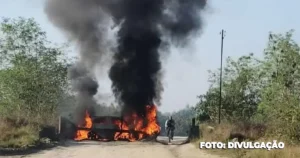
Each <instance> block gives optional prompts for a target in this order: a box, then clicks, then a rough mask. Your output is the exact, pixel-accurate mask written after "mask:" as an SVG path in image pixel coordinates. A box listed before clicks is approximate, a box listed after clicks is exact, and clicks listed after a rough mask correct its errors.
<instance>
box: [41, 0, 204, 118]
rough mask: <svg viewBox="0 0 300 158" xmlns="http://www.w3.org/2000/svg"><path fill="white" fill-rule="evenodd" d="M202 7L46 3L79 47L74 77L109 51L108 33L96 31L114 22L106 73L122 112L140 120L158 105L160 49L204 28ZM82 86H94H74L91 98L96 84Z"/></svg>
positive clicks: (99, 0)
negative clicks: (110, 59)
mask: <svg viewBox="0 0 300 158" xmlns="http://www.w3.org/2000/svg"><path fill="white" fill-rule="evenodd" d="M205 6H206V0H47V3H46V8H45V11H46V13H47V15H48V17H49V19H50V20H51V21H52V22H53V23H54V24H55V25H56V26H58V27H59V28H61V29H62V30H64V31H65V32H66V33H67V34H68V35H69V37H70V38H71V39H73V40H76V41H77V42H78V45H79V46H80V52H81V58H80V63H81V64H83V65H84V68H83V71H79V70H78V68H75V69H74V70H76V71H73V73H71V74H77V75H71V76H72V77H73V78H74V76H81V77H82V76H87V74H88V72H89V71H91V69H92V67H94V66H95V63H97V62H101V57H102V56H103V54H104V53H106V50H107V49H106V48H105V44H104V41H105V32H106V31H103V30H101V29H100V28H101V27H100V26H107V25H109V23H108V22H107V19H108V17H110V18H112V19H113V20H114V22H115V25H118V26H119V28H120V29H119V31H118V33H117V42H118V45H117V46H116V51H115V54H114V63H113V65H112V67H111V69H110V71H109V77H110V79H111V81H112V90H113V92H114V94H115V97H116V99H117V100H118V101H119V103H120V105H123V110H124V112H128V111H132V110H133V111H135V112H137V113H138V114H139V115H142V116H144V115H145V106H146V105H149V104H151V105H152V104H154V103H158V104H159V101H160V96H161V92H162V90H163V88H162V86H161V78H162V74H161V61H160V53H159V51H158V50H159V48H161V47H162V46H165V44H170V42H171V43H173V44H176V45H178V44H180V45H181V46H182V45H184V44H185V43H186V42H187V41H188V39H189V37H191V35H196V34H197V33H198V32H199V31H200V30H201V28H202V19H201V12H200V11H201V10H202V9H204V8H205ZM78 66H79V65H77V67H78ZM79 67H82V66H79ZM74 72H76V73H74ZM78 72H84V73H78ZM88 78H90V77H88ZM86 81H88V83H90V82H92V81H91V80H88V79H84V80H82V81H81V82H79V84H81V85H83V86H77V87H82V88H81V89H80V88H79V91H80V92H82V93H83V92H86V91H87V90H86V88H87V89H92V91H93V93H88V94H89V95H92V94H94V92H95V91H94V89H97V86H98V85H97V84H96V83H95V84H89V85H87V84H86V83H87V82H86ZM83 87H85V88H83ZM88 87H89V88H88ZM88 91H89V90H88ZM85 94H86V93H85Z"/></svg>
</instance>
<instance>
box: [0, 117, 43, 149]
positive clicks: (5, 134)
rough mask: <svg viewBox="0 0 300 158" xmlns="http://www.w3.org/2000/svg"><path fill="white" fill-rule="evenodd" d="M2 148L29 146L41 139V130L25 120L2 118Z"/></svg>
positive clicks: (0, 127) (0, 139)
mask: <svg viewBox="0 0 300 158" xmlns="http://www.w3.org/2000/svg"><path fill="white" fill-rule="evenodd" d="M0 131H1V134H0V148H13V149H16V148H28V147H31V146H34V145H36V144H37V143H38V141H39V133H38V132H39V130H38V128H36V126H35V125H32V124H28V123H26V121H24V120H18V121H17V120H13V119H4V118H2V119H0Z"/></svg>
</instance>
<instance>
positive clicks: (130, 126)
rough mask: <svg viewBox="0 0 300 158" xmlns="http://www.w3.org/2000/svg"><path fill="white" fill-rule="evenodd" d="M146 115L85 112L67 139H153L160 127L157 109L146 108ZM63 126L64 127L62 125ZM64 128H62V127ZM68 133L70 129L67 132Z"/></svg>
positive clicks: (153, 107) (153, 106) (151, 106)
mask: <svg viewBox="0 0 300 158" xmlns="http://www.w3.org/2000/svg"><path fill="white" fill-rule="evenodd" d="M146 111H147V113H146V115H145V116H144V117H141V116H138V115H137V114H136V113H132V114H131V115H124V116H122V117H116V116H91V115H90V114H89V112H88V111H86V112H85V117H84V120H83V121H82V122H81V123H80V124H79V125H74V124H72V126H73V127H72V128H73V131H74V132H73V133H74V134H72V133H67V134H65V135H69V136H70V135H73V137H69V138H70V139H74V140H76V141H81V140H97V141H116V140H123V141H137V140H142V139H152V138H153V139H155V138H156V137H157V136H158V135H159V133H160V129H161V128H160V126H159V125H158V123H157V120H156V111H157V108H156V106H155V105H148V106H146ZM63 126H65V127H66V125H65V124H64V125H63ZM62 128H64V127H62ZM63 131H70V127H69V128H68V129H67V130H63Z"/></svg>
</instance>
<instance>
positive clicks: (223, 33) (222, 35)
mask: <svg viewBox="0 0 300 158" xmlns="http://www.w3.org/2000/svg"><path fill="white" fill-rule="evenodd" d="M220 34H221V68H220V98H219V99H220V102H219V124H220V123H221V107H222V71H223V41H224V37H225V31H224V30H223V29H222V31H221V32H220Z"/></svg>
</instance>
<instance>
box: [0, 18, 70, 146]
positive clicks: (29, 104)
mask: <svg viewBox="0 0 300 158" xmlns="http://www.w3.org/2000/svg"><path fill="white" fill-rule="evenodd" d="M65 48H66V47H65V46H63V45H62V46H55V45H54V44H52V43H50V42H49V41H48V40H47V37H46V33H45V32H43V31H42V30H41V28H40V26H39V25H38V24H37V23H36V22H35V21H34V20H33V19H24V18H16V19H2V21H1V23H0V131H1V135H0V148H27V147H30V146H33V145H37V144H39V143H40V138H39V133H40V131H42V129H43V128H44V127H47V126H53V127H54V126H56V125H57V122H58V121H57V108H58V106H59V104H60V103H61V100H63V99H64V98H65V97H68V95H67V92H66V90H67V89H68V80H67V67H68V65H67V63H68V62H67V60H66V56H65V53H66V51H65Z"/></svg>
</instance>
